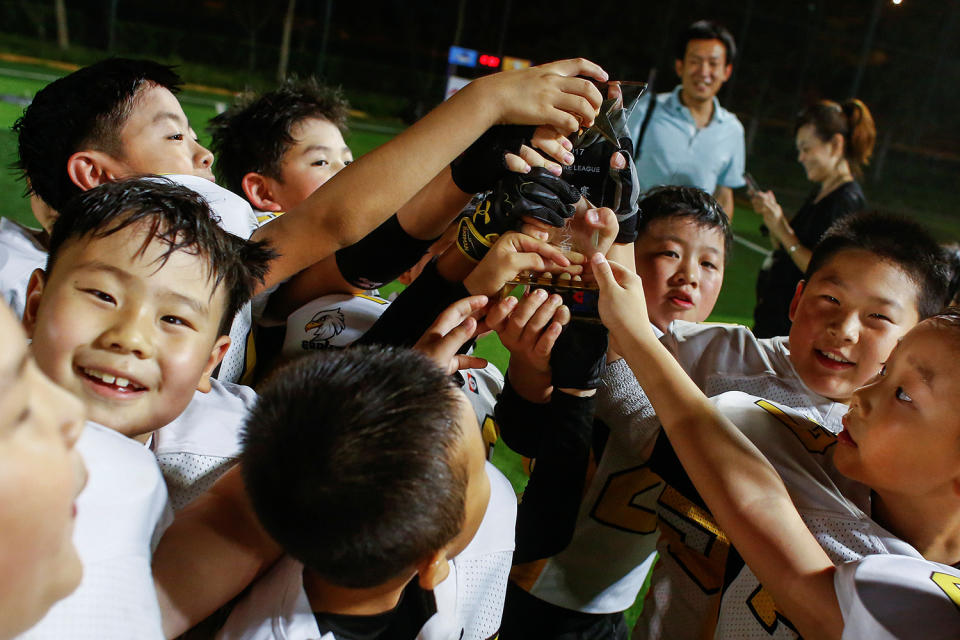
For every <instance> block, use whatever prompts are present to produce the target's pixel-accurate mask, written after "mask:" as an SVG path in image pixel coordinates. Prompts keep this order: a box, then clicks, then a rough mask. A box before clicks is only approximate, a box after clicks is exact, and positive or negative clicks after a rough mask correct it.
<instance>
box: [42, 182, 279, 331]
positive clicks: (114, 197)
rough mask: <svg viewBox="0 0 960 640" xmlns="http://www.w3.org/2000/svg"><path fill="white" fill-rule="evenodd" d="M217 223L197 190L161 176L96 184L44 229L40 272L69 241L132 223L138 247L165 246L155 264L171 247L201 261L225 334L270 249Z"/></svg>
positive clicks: (263, 271) (97, 235)
mask: <svg viewBox="0 0 960 640" xmlns="http://www.w3.org/2000/svg"><path fill="white" fill-rule="evenodd" d="M217 222H218V221H217V219H216V218H215V217H214V216H213V214H212V213H211V211H210V206H209V205H208V204H207V202H206V200H204V199H203V198H202V197H201V196H200V195H198V194H197V193H196V192H194V191H192V190H190V189H187V188H186V187H181V186H179V185H176V184H174V183H172V182H170V181H169V180H165V179H163V178H130V179H126V180H118V181H115V182H109V183H106V184H102V185H100V186H98V187H95V188H93V189H90V190H89V191H84V192H82V193H80V194H78V195H77V196H75V197H74V198H72V199H70V200H69V201H68V202H67V204H66V205H65V206H64V207H63V210H62V211H61V212H60V215H59V216H58V217H57V220H56V222H55V223H54V225H53V229H52V231H51V232H50V252H49V255H48V256H47V268H46V271H47V274H48V275H49V274H50V273H52V270H53V269H54V267H55V266H56V262H57V255H58V254H59V252H60V251H61V249H62V248H63V246H64V245H65V244H67V243H68V242H70V241H72V240H78V239H82V238H86V237H90V238H105V237H107V236H109V235H112V234H114V233H116V232H118V231H120V230H122V229H125V228H127V227H130V226H133V225H145V226H146V227H147V233H146V234H145V235H146V237H145V239H144V241H143V245H142V246H141V248H140V250H141V251H143V250H145V249H146V247H147V246H148V245H149V244H150V243H152V242H158V241H159V242H162V243H164V244H166V246H167V250H166V252H165V253H164V255H163V256H162V257H161V258H160V260H159V262H160V264H159V265H158V268H159V267H162V266H163V264H164V263H165V262H166V261H167V259H168V258H169V257H170V256H171V255H173V253H174V252H176V251H185V252H187V253H190V254H194V255H198V256H202V257H203V258H204V259H205V260H206V263H207V274H206V276H207V278H208V279H209V280H212V281H213V283H214V285H213V290H216V288H217V287H219V286H221V285H223V286H224V287H226V292H227V304H226V308H225V309H224V311H223V316H222V319H221V321H220V335H228V334H229V332H230V325H231V324H232V323H233V317H234V316H235V315H236V314H237V311H239V310H240V307H242V306H243V305H244V303H245V302H247V301H248V300H249V299H250V296H251V295H252V294H253V291H254V288H255V287H256V285H257V283H258V282H263V277H264V275H265V274H266V272H267V267H268V265H269V262H270V260H271V259H272V258H273V257H274V255H275V254H274V252H273V251H272V250H270V249H268V248H267V246H266V244H265V243H263V242H250V241H249V240H245V239H243V238H240V237H238V236H235V235H232V234H230V233H228V232H227V231H225V230H224V229H222V228H221V227H220V226H219V225H218V224H217ZM198 275H199V274H198ZM211 295H212V291H211Z"/></svg>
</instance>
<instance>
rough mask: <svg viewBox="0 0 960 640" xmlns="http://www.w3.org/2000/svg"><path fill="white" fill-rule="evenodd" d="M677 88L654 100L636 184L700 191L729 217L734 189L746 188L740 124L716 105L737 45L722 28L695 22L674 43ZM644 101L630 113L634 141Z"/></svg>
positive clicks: (639, 155)
mask: <svg viewBox="0 0 960 640" xmlns="http://www.w3.org/2000/svg"><path fill="white" fill-rule="evenodd" d="M676 54H677V57H676V61H675V63H674V64H675V69H676V72H677V75H678V76H679V77H680V85H679V86H677V87H676V88H675V89H674V90H673V91H671V92H669V93H661V94H658V95H656V96H655V97H654V98H653V99H655V100H656V106H655V107H654V110H653V113H652V115H651V117H650V121H649V123H648V125H647V129H646V132H645V133H644V135H643V139H642V140H641V141H640V145H639V148H638V149H636V156H637V173H638V174H639V178H640V186H641V187H642V188H643V189H649V188H651V187H655V186H658V185H663V184H672V185H686V186H694V187H699V188H701V189H703V190H704V191H706V192H707V193H712V194H713V195H714V197H715V198H716V199H717V202H719V203H720V205H721V206H722V207H723V210H724V211H725V212H726V213H727V216H729V217H731V218H732V217H733V189H736V188H738V187H742V186H744V181H743V171H744V149H743V125H741V124H740V121H739V120H737V116H735V115H733V114H732V113H731V112H729V111H727V110H726V109H724V108H723V107H721V106H720V101H719V100H717V93H718V92H719V91H720V87H722V86H723V83H724V82H726V81H727V80H728V79H729V78H730V74H731V73H732V72H733V61H734V58H735V57H736V45H735V44H734V42H733V36H731V35H730V32H729V31H727V29H726V28H724V27H723V26H722V25H719V24H717V23H715V22H711V21H709V20H700V21H699V22H695V23H693V24H692V25H690V26H689V27H687V29H686V30H685V31H684V32H683V33H682V34H681V35H680V39H679V41H678V42H677V51H676ZM651 102H652V100H651V98H650V97H647V98H646V99H645V100H644V101H643V102H642V103H640V104H638V105H637V107H636V108H635V109H634V110H633V113H631V115H630V121H629V127H630V133H631V136H632V137H633V139H634V140H637V139H638V138H639V137H640V128H641V126H642V124H643V121H644V117H645V116H646V113H647V110H648V109H649V108H650V106H651Z"/></svg>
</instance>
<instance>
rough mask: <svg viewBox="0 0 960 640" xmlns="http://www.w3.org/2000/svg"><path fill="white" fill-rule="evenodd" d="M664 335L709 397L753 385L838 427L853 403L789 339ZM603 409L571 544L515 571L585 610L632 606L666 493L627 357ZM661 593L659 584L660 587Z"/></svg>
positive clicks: (673, 331) (732, 332)
mask: <svg viewBox="0 0 960 640" xmlns="http://www.w3.org/2000/svg"><path fill="white" fill-rule="evenodd" d="M654 330H655V331H656V328H655V327H654ZM657 334H658V335H660V340H661V342H663V343H664V344H665V345H666V346H667V348H668V349H669V350H670V351H671V352H672V353H673V354H674V355H675V356H676V357H677V359H678V360H679V362H680V364H681V365H682V366H683V368H684V369H685V370H686V371H687V373H688V374H689V375H690V377H691V378H692V379H693V381H694V382H695V383H697V385H698V386H699V387H700V388H701V389H703V390H704V392H705V393H706V394H707V395H716V394H718V393H722V392H724V391H731V390H746V391H749V392H751V393H754V394H756V395H761V396H763V397H771V398H774V399H775V400H777V401H778V402H780V403H782V404H785V405H787V406H791V407H796V408H798V410H800V411H802V412H803V413H804V415H806V416H808V417H810V418H812V419H814V420H816V421H818V422H820V423H821V424H825V425H827V426H828V428H830V430H832V431H839V430H840V429H841V425H840V418H841V417H842V415H843V414H844V413H845V412H846V407H845V405H840V404H838V403H835V402H832V401H831V400H828V399H826V398H823V397H822V396H819V395H817V394H815V393H813V392H812V391H810V390H809V389H808V388H807V387H806V385H805V384H803V381H802V380H800V377H799V376H798V375H797V373H796V370H795V369H794V367H793V364H792V363H791V362H790V358H789V347H788V345H787V341H786V338H772V339H764V340H758V339H757V338H755V337H754V335H753V334H752V333H751V332H750V330H749V329H747V328H746V327H743V326H740V325H730V324H712V323H692V322H683V321H679V320H678V321H674V322H673V323H671V325H670V326H669V327H668V331H667V333H666V334H662V333H661V332H659V331H657ZM597 417H598V418H600V419H601V420H602V421H603V422H604V423H606V425H607V426H608V427H609V428H610V435H609V439H608V441H607V444H606V446H605V448H604V451H603V455H602V456H601V458H600V460H599V461H598V463H597V469H596V472H595V473H594V474H593V476H592V478H591V479H590V481H589V483H588V485H587V489H586V492H585V493H584V498H583V502H582V503H581V506H580V513H579V515H578V517H577V523H576V528H575V531H574V534H573V539H572V541H571V543H570V545H569V546H567V548H566V549H564V550H563V551H562V552H560V553H558V554H557V555H555V556H553V557H552V558H550V559H549V560H547V561H546V562H545V563H543V564H542V567H539V566H538V567H537V568H538V569H539V572H538V573H535V574H533V575H532V576H531V574H530V573H529V572H526V573H525V574H523V575H522V577H521V574H520V573H519V572H517V573H515V576H514V577H515V579H517V578H520V579H518V580H517V582H518V583H519V584H520V585H521V586H522V587H524V588H526V589H527V590H528V591H530V593H532V594H533V595H535V596H537V597H538V598H540V599H542V600H545V601H546V602H549V603H551V604H555V605H557V606H561V607H566V608H568V609H573V610H575V611H583V612H586V613H615V612H618V611H624V610H625V609H627V608H629V607H630V606H631V605H633V603H634V601H635V600H636V598H637V594H638V593H639V591H640V589H641V587H642V586H643V583H644V581H645V580H646V577H647V574H648V572H649V570H650V567H651V565H652V564H653V561H654V558H655V555H654V554H655V551H656V544H657V538H658V537H659V532H658V515H657V514H658V512H659V511H660V509H659V508H658V500H659V499H660V497H661V494H663V492H664V484H663V481H662V480H661V479H660V477H659V476H658V475H656V474H655V473H653V472H652V471H651V470H650V467H649V465H648V462H649V460H648V456H649V448H650V445H651V444H652V443H653V441H654V439H655V438H656V436H657V434H658V433H659V431H660V423H659V421H658V420H657V417H656V414H655V413H654V411H653V408H652V407H651V406H650V403H649V401H648V400H647V397H646V395H645V394H644V393H643V389H641V388H640V385H639V384H638V383H637V380H636V378H634V376H633V372H631V371H630V367H629V366H627V364H626V362H625V361H623V360H619V361H617V362H614V363H611V365H610V366H609V367H608V368H607V372H606V374H605V376H604V385H603V386H601V387H600V389H599V390H598V393H597ZM668 495H671V494H669V493H668ZM708 539H709V538H704V540H708ZM654 575H655V578H656V576H657V570H655V573H654ZM671 589H672V585H661V586H660V587H659V590H660V591H665V592H666V594H667V595H666V597H669V594H670V592H671ZM656 593H658V589H657V588H653V589H651V594H656ZM682 599H683V598H681V600H682ZM674 606H675V605H674ZM657 608H658V607H657V606H655V605H654V604H652V603H651V602H650V601H649V599H648V603H647V606H645V607H644V611H643V615H644V617H651V616H656V615H657V614H656V612H657ZM639 624H640V625H643V626H646V625H645V623H643V622H642V621H641V622H640V623H639ZM655 637H656V636H655ZM664 637H670V636H669V634H668V635H665V636H664Z"/></svg>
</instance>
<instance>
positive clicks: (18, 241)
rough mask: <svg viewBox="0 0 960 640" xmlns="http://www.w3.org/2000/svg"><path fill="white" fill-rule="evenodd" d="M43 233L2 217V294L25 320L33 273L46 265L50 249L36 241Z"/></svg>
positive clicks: (0, 272)
mask: <svg viewBox="0 0 960 640" xmlns="http://www.w3.org/2000/svg"><path fill="white" fill-rule="evenodd" d="M39 233H40V231H38V230H36V229H31V228H29V227H25V226H23V225H22V224H18V223H16V222H14V221H13V220H10V219H9V218H0V294H2V295H3V299H4V300H6V302H7V304H9V305H10V308H11V309H13V311H14V313H16V314H17V317H18V318H22V317H23V309H24V305H25V304H26V301H27V284H29V282H30V274H32V273H33V272H34V270H36V269H43V268H45V267H46V265H47V250H46V249H44V248H43V246H42V245H41V244H40V242H39V241H38V240H37V235H38V234H39Z"/></svg>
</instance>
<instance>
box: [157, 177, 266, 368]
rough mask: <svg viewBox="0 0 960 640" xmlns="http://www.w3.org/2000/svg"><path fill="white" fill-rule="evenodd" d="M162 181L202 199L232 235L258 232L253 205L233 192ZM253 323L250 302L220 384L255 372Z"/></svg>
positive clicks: (187, 180)
mask: <svg viewBox="0 0 960 640" xmlns="http://www.w3.org/2000/svg"><path fill="white" fill-rule="evenodd" d="M163 177H164V178H166V179H168V180H170V181H172V182H175V183H177V184H179V185H182V186H184V187H187V188H189V189H191V190H193V191H195V192H197V193H198V194H200V195H201V196H203V199H204V200H206V201H207V204H209V205H210V209H211V210H212V211H213V213H214V215H215V216H216V217H217V218H218V219H219V221H220V226H221V227H223V228H224V229H226V230H227V231H229V232H230V233H232V234H233V235H235V236H240V237H241V238H243V239H245V240H246V239H247V238H249V237H250V235H251V234H252V233H253V232H254V230H256V228H257V216H256V214H255V213H254V211H253V208H252V207H251V206H250V203H249V202H247V201H246V200H245V199H243V198H241V197H240V196H238V195H237V194H235V193H233V192H232V191H229V190H227V189H224V188H223V187H221V186H220V185H218V184H216V183H215V182H211V181H210V180H207V179H206V178H201V177H199V176H190V175H181V174H176V175H165V176H163ZM252 323H253V321H252V318H251V310H250V303H249V302H247V303H246V304H244V305H243V307H241V308H240V311H238V312H237V315H236V316H235V317H234V319H233V325H231V327H230V348H229V349H228V350H227V355H225V356H224V358H223V362H221V363H220V369H219V371H218V372H217V379H218V380H220V381H222V382H239V381H240V378H241V377H243V374H244V373H245V372H246V371H248V370H253V366H254V364H255V363H256V355H255V353H254V350H253V345H252V343H251V340H250V329H251V327H252Z"/></svg>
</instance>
